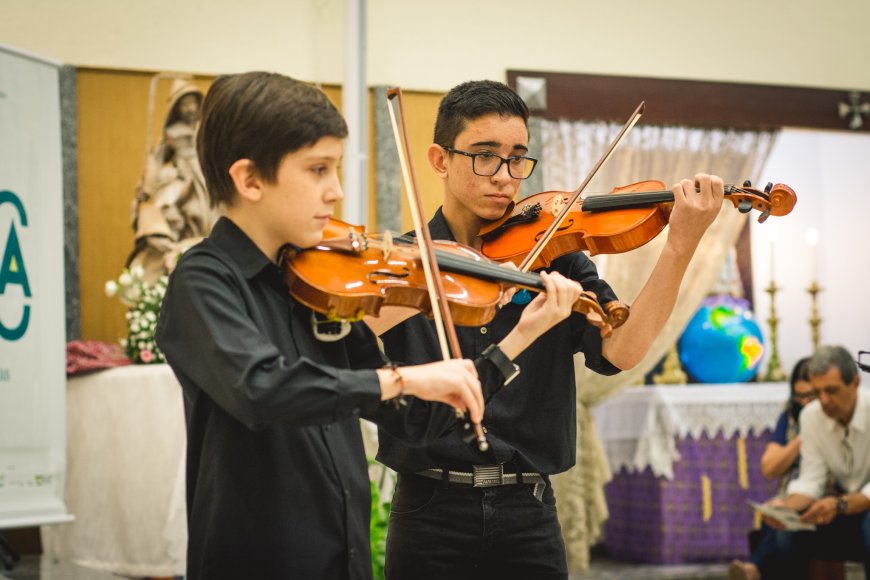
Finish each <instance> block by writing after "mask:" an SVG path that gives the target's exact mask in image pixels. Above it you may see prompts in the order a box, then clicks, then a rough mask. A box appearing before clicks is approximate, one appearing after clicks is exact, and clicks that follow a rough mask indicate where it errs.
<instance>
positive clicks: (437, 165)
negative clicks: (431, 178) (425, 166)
mask: <svg viewBox="0 0 870 580" xmlns="http://www.w3.org/2000/svg"><path fill="white" fill-rule="evenodd" d="M427 153H428V155H429V165H431V166H432V169H434V170H435V173H437V174H438V177H441V178H444V177H447V151H445V150H444V148H443V147H441V146H440V145H437V144H435V143H432V144H431V145H429V150H428V151H427Z"/></svg>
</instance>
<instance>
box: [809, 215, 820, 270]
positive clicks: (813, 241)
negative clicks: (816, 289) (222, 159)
mask: <svg viewBox="0 0 870 580" xmlns="http://www.w3.org/2000/svg"><path fill="white" fill-rule="evenodd" d="M807 244H809V246H810V276H812V278H811V280H812V281H813V282H815V281H816V280H818V276H817V275H816V246H817V245H818V244H819V231H818V230H817V229H816V228H810V229H808V230H807Z"/></svg>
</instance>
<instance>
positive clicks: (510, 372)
mask: <svg viewBox="0 0 870 580" xmlns="http://www.w3.org/2000/svg"><path fill="white" fill-rule="evenodd" d="M480 356H482V357H483V358H485V359H487V360H489V362H491V363H492V364H494V365H495V368H497V369H498V370H499V371H501V374H502V375H504V384H508V383H509V382H511V381H512V380H514V379H515V378H517V375H518V374H520V365H518V364H515V363H514V362H513V361H511V359H509V358H508V357H507V356H506V355H505V353H503V352H502V351H501V348H499V346H498V345H497V344H491V345H489V346H488V347H486V348H485V349H484V350H483V352H482V353H480Z"/></svg>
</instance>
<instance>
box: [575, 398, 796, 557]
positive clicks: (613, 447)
mask: <svg viewBox="0 0 870 580" xmlns="http://www.w3.org/2000/svg"><path fill="white" fill-rule="evenodd" d="M787 399H788V385H787V384H786V383H740V384H731V385H680V386H656V387H632V388H628V389H626V390H625V391H623V392H621V393H620V394H618V395H617V396H615V397H613V398H612V399H609V400H607V401H605V402H604V403H602V404H601V405H599V406H597V407H595V408H594V409H593V411H592V413H593V417H594V422H595V426H596V429H597V430H598V432H599V434H600V436H601V440H602V444H603V446H604V450H605V453H606V454H607V458H608V461H609V463H610V467H611V469H612V471H613V473H614V477H613V480H612V481H611V482H610V483H609V484H607V486H606V488H605V494H606V497H607V507H608V510H609V512H610V516H609V518H608V521H607V523H606V525H605V531H604V533H605V543H606V546H607V550H608V552H609V553H610V555H611V556H612V557H614V558H617V559H624V560H631V561H639V562H650V563H662V564H676V563H683V562H705V561H723V560H729V559H731V558H745V557H747V555H748V543H747V533H748V531H749V530H750V529H752V528H753V527H754V526H755V514H754V513H753V511H752V510H751V508H750V507H749V506H748V505H747V504H746V501H747V500H755V501H760V500H764V499H767V498H768V497H770V496H772V495H774V494H775V493H776V490H777V482H770V481H766V480H765V479H764V477H763V476H762V475H761V472H760V469H759V462H760V459H761V454H762V453H763V452H764V448H765V446H766V445H767V442H768V438H769V436H770V433H771V431H772V430H773V429H774V427H775V426H776V421H777V419H778V418H779V415H780V413H781V412H782V410H783V408H784V406H785V403H786V400H787Z"/></svg>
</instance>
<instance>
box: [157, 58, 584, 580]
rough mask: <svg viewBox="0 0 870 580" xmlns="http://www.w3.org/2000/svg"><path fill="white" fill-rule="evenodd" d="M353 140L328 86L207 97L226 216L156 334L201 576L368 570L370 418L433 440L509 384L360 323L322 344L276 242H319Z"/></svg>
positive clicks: (243, 87)
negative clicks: (179, 402)
mask: <svg viewBox="0 0 870 580" xmlns="http://www.w3.org/2000/svg"><path fill="white" fill-rule="evenodd" d="M346 135H347V127H346V125H345V122H344V119H343V118H342V117H341V115H340V114H339V113H338V111H337V110H336V109H335V107H334V106H333V105H332V104H331V103H330V102H329V100H328V99H327V98H326V96H325V95H324V94H323V93H322V92H320V91H319V90H317V89H315V88H313V87H310V86H308V85H306V84H304V83H302V82H299V81H296V80H294V79H291V78H288V77H284V76H281V75H277V74H269V73H246V74H240V75H233V76H227V77H221V78H219V79H218V80H217V81H215V83H214V85H213V86H212V88H211V90H210V91H209V92H208V95H207V96H206V98H205V101H204V103H203V117H202V125H201V128H200V131H199V134H198V137H197V148H198V154H199V158H200V162H201V164H202V167H203V172H204V175H205V179H206V183H207V186H208V193H209V196H210V200H211V203H212V205H215V206H217V205H222V206H224V207H225V210H226V211H225V216H224V217H222V218H221V219H220V220H219V221H218V222H217V224H216V225H215V226H214V229H213V231H212V232H211V234H210V235H209V236H208V238H206V239H205V240H204V241H203V242H201V243H200V244H199V245H197V246H195V247H194V248H192V249H190V250H188V251H187V252H186V253H185V254H184V255H183V256H182V258H181V260H180V262H179V264H178V267H177V268H176V269H175V271H174V273H173V275H172V277H171V278H170V281H169V287H168V289H167V292H166V297H165V300H164V303H163V309H162V311H161V316H160V321H159V325H158V331H157V341H158V344H159V346H160V348H161V349H162V350H163V352H164V353H165V355H166V359H167V360H168V361H169V364H170V366H171V367H172V369H173V371H174V372H175V375H176V376H177V377H178V380H179V382H180V383H181V386H182V389H183V392H184V406H185V418H186V423H187V436H188V437H187V440H188V442H187V513H188V531H189V538H188V542H189V545H188V564H187V566H188V567H187V576H186V577H187V578H188V579H190V580H198V579H201V578H208V579H209V580H215V579H217V580H220V579H224V578H225V579H231V578H232V579H237V578H258V579H264V580H268V579H274V580H279V579H281V580H283V579H286V578H348V579H349V578H354V579H356V578H363V579H365V578H370V577H371V572H372V568H371V558H370V551H369V515H370V497H371V496H370V489H369V481H368V473H367V464H366V458H365V453H364V450H363V444H362V437H361V433H360V426H359V418H360V417H365V418H367V419H371V420H373V421H375V422H376V423H378V424H379V426H380V427H381V428H383V429H384V431H385V432H388V433H390V434H391V435H392V436H394V437H396V438H397V440H402V441H406V442H409V443H414V444H422V443H427V442H430V441H432V440H433V439H434V438H435V437H437V436H438V435H440V434H441V433H443V432H445V431H446V430H447V429H449V428H451V427H453V426H454V425H455V423H456V418H455V414H454V410H453V409H451V407H453V408H455V409H459V410H462V411H467V412H468V413H469V414H470V416H471V419H472V420H474V421H478V422H479V421H480V420H481V418H482V415H483V407H484V404H483V392H482V390H481V381H482V382H483V383H484V385H486V386H487V387H486V388H488V389H494V388H497V387H499V386H500V385H501V383H502V382H503V378H502V375H501V372H500V371H499V368H498V367H497V366H496V365H495V364H493V363H492V362H491V361H490V360H489V359H485V358H481V359H479V360H477V361H475V362H472V361H470V360H451V361H447V362H438V363H433V364H422V365H418V366H408V367H402V368H400V369H396V368H394V367H385V362H386V360H385V359H384V357H383V355H382V354H381V353H380V351H379V350H378V347H377V344H376V339H375V337H374V335H373V334H372V333H371V331H370V330H369V329H368V328H367V327H366V326H365V325H364V324H360V323H356V324H351V325H350V329H349V332H348V333H347V334H346V335H345V336H343V337H341V338H338V337H336V336H332V337H330V338H331V339H332V340H329V341H323V340H320V338H319V337H318V335H317V333H316V332H315V330H314V324H313V322H314V320H315V319H316V318H317V316H316V315H315V314H314V313H312V311H311V310H309V309H308V308H306V307H305V306H304V305H302V304H301V303H300V302H297V301H296V300H295V299H294V298H293V297H292V296H290V294H289V293H288V289H287V286H286V284H285V282H284V278H283V275H282V271H281V270H280V268H279V266H278V265H277V262H278V259H279V255H280V254H281V252H282V249H283V248H285V246H288V245H290V246H294V247H295V248H299V249H302V248H308V247H311V246H313V245H315V244H318V243H319V242H320V241H321V239H322V237H323V230H324V228H325V227H326V225H327V223H328V222H329V219H330V216H332V214H333V211H334V210H335V206H336V204H337V203H338V202H339V201H341V199H342V197H343V193H342V189H341V186H340V183H339V177H338V168H339V164H340V162H341V158H342V145H343V139H344V138H345V136H346ZM546 284H547V298H546V299H543V300H541V301H539V302H538V303H537V306H536V307H535V308H534V309H529V316H526V317H524V318H523V320H522V321H520V322H519V323H518V325H517V327H516V328H515V329H514V331H513V332H512V333H511V335H509V337H506V339H505V340H506V341H507V343H506V344H505V343H503V344H505V346H506V348H509V349H512V351H515V352H514V354H517V353H518V352H520V351H521V350H522V349H523V348H525V346H526V345H527V344H529V343H530V342H531V341H532V340H534V339H535V338H536V337H537V336H539V335H540V334H541V333H543V332H544V331H545V330H547V329H548V328H550V327H551V326H552V325H553V324H555V323H556V322H558V321H559V320H562V319H564V318H565V317H566V316H567V315H568V313H569V312H570V307H571V304H572V302H573V301H574V300H576V298H577V296H578V294H579V292H580V288H579V285H578V284H576V283H574V282H571V281H568V280H565V279H563V278H561V277H558V276H555V275H554V276H551V277H549V278H548V279H547V280H546ZM403 395H404V396H406V397H407V399H404V398H402V399H401V400H402V401H403V402H405V403H406V404H405V405H393V404H386V402H388V401H389V400H390V399H394V398H396V397H402V396H403ZM430 401H431V402H435V403H430ZM438 403H446V405H442V404H438Z"/></svg>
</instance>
